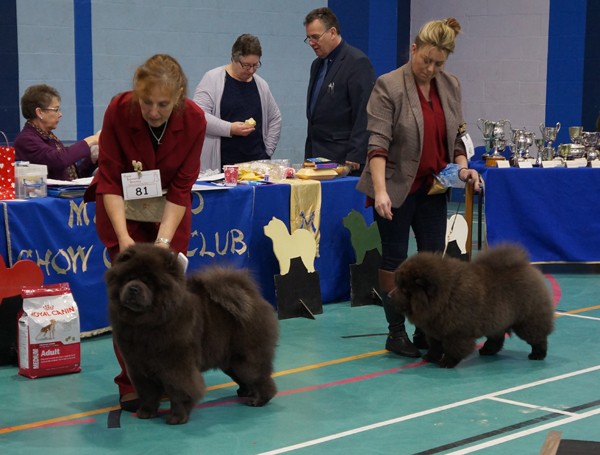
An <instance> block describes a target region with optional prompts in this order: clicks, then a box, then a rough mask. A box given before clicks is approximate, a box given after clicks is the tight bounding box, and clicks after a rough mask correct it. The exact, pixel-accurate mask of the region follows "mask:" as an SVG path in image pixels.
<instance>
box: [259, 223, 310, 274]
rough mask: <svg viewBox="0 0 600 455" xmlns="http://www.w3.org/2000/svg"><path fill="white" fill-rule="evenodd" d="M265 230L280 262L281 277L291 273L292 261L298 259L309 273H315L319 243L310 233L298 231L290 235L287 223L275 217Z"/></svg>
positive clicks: (302, 230)
mask: <svg viewBox="0 0 600 455" xmlns="http://www.w3.org/2000/svg"><path fill="white" fill-rule="evenodd" d="M264 229H265V235H266V236H267V237H269V238H270V239H271V240H272V241H273V251H274V252H275V256H276V257H277V260H278V261H279V273H280V274H281V275H287V273H288V272H289V271H290V261H291V260H292V259H293V258H298V257H299V258H300V259H302V263H303V264H304V267H306V270H308V273H313V272H314V271H315V265H314V263H315V256H316V254H317V242H316V241H315V238H314V237H313V235H312V234H311V233H310V232H308V231H306V230H304V229H297V230H295V231H294V233H293V234H292V235H290V234H289V232H288V229H287V227H286V226H285V223H284V222H283V221H281V220H279V219H277V218H275V217H273V219H272V220H271V221H269V224H267V225H266V226H265V228H264Z"/></svg>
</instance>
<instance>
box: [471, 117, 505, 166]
mask: <svg viewBox="0 0 600 455" xmlns="http://www.w3.org/2000/svg"><path fill="white" fill-rule="evenodd" d="M507 123H508V124H509V125H510V121H508V120H499V121H497V122H491V121H488V120H484V119H482V118H480V119H479V120H477V128H479V130H480V131H481V132H482V133H483V139H484V141H485V142H486V146H485V150H486V152H489V151H491V150H493V153H492V154H491V155H487V156H486V157H485V165H486V166H489V167H495V166H496V161H498V160H504V159H505V158H504V157H503V156H502V155H501V154H500V150H502V151H504V148H505V147H506V140H505V139H504V127H505V126H506V124H507ZM511 126H512V125H511Z"/></svg>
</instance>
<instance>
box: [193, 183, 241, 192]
mask: <svg viewBox="0 0 600 455" xmlns="http://www.w3.org/2000/svg"><path fill="white" fill-rule="evenodd" d="M229 188H232V187H230V186H225V185H223V186H221V185H219V186H217V184H214V185H202V184H198V183H195V184H194V186H192V191H211V190H228V189H229Z"/></svg>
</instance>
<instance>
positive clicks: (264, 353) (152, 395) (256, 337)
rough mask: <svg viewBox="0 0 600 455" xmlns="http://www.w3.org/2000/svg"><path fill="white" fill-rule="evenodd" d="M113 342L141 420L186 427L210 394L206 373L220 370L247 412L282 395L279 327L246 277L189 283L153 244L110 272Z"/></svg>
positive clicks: (202, 277) (214, 276)
mask: <svg viewBox="0 0 600 455" xmlns="http://www.w3.org/2000/svg"><path fill="white" fill-rule="evenodd" d="M105 279H106V284H107V289H108V299H109V304H108V312H109V317H110V322H111V325H112V329H113V337H114V340H115V341H116V343H117V346H118V347H119V350H120V351H121V354H122V355H123V358H124V360H125V363H126V365H127V372H128V374H129V377H130V378H131V381H132V383H133V385H134V387H135V390H136V391H137V393H138V395H139V398H140V408H139V409H138V411H137V416H138V417H139V418H140V419H151V418H153V417H156V415H157V412H158V407H159V404H160V400H161V398H162V396H163V394H164V393H166V394H167V395H168V396H169V398H170V400H171V411H170V413H169V415H168V416H167V423H169V424H181V423H186V422H187V421H188V420H189V418H190V412H191V410H192V408H193V407H194V405H195V404H196V402H197V401H198V400H199V399H200V398H202V397H203V396H204V392H205V388H206V387H205V384H204V380H203V378H202V374H201V372H203V371H206V370H209V369H213V368H220V369H221V370H223V372H225V373H226V374H228V375H229V376H231V378H232V379H233V380H234V381H235V382H237V383H238V384H239V386H240V387H239V389H238V391H237V393H238V395H239V396H241V397H247V404H248V405H249V406H263V405H265V404H266V403H267V402H268V401H269V400H270V399H271V398H272V397H273V396H274V395H275V394H276V393H277V388H276V386H275V382H274V381H273V379H272V378H271V374H272V373H273V358H274V355H275V346H276V343H277V338H278V322H277V318H276V316H275V311H274V309H273V307H272V306H271V305H270V304H269V303H268V302H267V301H266V300H264V299H263V298H262V297H261V296H260V294H259V292H258V289H257V287H256V285H255V284H254V282H253V281H252V280H251V279H250V278H249V276H248V274H247V272H245V271H241V270H229V269H223V268H217V267H210V268H207V269H205V270H204V271H202V272H199V273H196V274H194V275H191V276H190V277H189V278H187V280H186V277H185V274H184V271H183V268H182V266H181V265H180V263H179V262H178V261H177V258H176V256H175V254H174V253H173V252H172V251H170V250H168V249H164V248H160V247H157V246H154V245H149V244H137V245H134V246H132V247H130V248H128V249H127V250H126V251H124V252H123V253H121V254H120V255H119V256H118V257H117V259H116V260H115V262H114V264H113V265H112V268H111V269H110V270H108V271H107V272H106V274H105Z"/></svg>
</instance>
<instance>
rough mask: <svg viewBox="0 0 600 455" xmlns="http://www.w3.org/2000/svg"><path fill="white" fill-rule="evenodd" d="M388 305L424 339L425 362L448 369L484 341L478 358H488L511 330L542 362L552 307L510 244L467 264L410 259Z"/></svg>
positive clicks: (433, 257)
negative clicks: (427, 346)
mask: <svg viewBox="0 0 600 455" xmlns="http://www.w3.org/2000/svg"><path fill="white" fill-rule="evenodd" d="M395 281H396V287H395V288H394V290H393V291H392V292H391V293H390V297H391V302H392V303H393V304H394V306H395V307H396V309H397V310H398V311H400V312H402V313H403V314H404V315H405V316H406V318H407V319H408V320H409V321H410V322H411V323H412V324H414V325H415V326H417V327H420V328H421V329H422V330H423V332H425V334H426V336H427V341H428V342H429V351H428V352H427V354H425V355H424V356H423V360H425V361H427V362H432V363H437V364H438V365H439V366H440V367H442V368H453V367H455V366H456V365H457V364H458V363H459V362H460V361H461V360H462V359H464V358H465V357H467V356H468V355H469V354H471V353H472V352H473V351H474V350H475V343H476V340H477V338H480V337H486V338H487V341H486V342H485V344H484V345H483V347H482V348H481V349H480V350H479V354H481V355H494V354H496V353H498V352H499V351H500V350H501V349H502V346H503V345H504V337H505V334H506V333H511V332H514V333H515V334H516V335H517V336H518V337H519V338H521V339H523V340H525V341H526V342H527V343H529V344H530V345H531V354H529V358H530V359H531V360H542V359H544V358H545V357H546V352H547V350H548V341H547V339H548V335H550V333H552V330H553V328H554V301H553V298H552V294H551V292H550V290H549V289H548V287H547V286H546V282H545V279H544V277H543V275H542V274H541V273H540V272H539V271H538V270H537V269H535V268H534V267H533V266H532V265H531V263H530V262H529V258H528V256H527V253H526V252H525V251H524V250H523V249H522V248H520V247H518V246H511V245H504V246H500V247H497V248H492V249H489V250H486V251H484V252H482V253H480V254H478V255H477V256H476V257H475V259H474V260H473V262H471V263H468V262H462V261H459V260H458V259H454V258H449V257H444V258H442V256H441V255H440V254H434V253H418V254H416V255H414V256H412V257H410V258H409V259H407V260H406V261H405V262H403V263H402V264H401V265H400V267H398V269H397V270H396V274H395Z"/></svg>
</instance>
